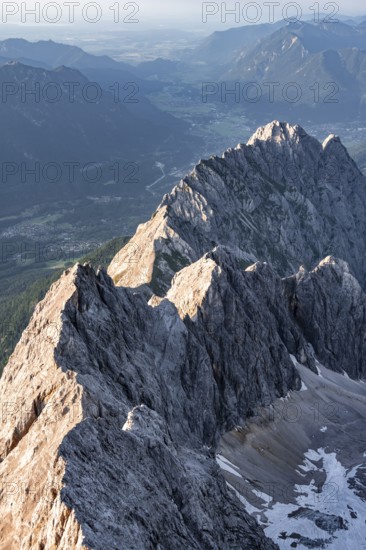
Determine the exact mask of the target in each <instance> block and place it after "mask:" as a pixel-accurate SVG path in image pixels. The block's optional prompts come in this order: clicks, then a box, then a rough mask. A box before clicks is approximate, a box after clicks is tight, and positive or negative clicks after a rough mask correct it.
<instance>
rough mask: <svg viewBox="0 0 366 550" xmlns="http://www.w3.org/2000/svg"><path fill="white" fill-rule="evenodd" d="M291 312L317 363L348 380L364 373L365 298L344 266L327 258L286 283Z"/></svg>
mask: <svg viewBox="0 0 366 550" xmlns="http://www.w3.org/2000/svg"><path fill="white" fill-rule="evenodd" d="M287 284H288V288H289V290H290V304H291V309H292V312H293V315H294V318H295V319H296V321H297V323H298V325H299V327H300V328H301V331H302V333H303V334H304V336H305V338H306V339H307V341H308V342H310V343H311V344H312V346H313V348H314V350H315V353H316V355H317V356H318V358H319V360H320V362H321V363H323V364H324V365H326V366H327V367H328V368H331V369H332V370H334V371H336V372H346V373H348V374H349V375H350V376H351V377H352V378H355V379H359V378H363V377H364V376H365V374H366V296H365V294H364V293H363V291H362V289H361V287H360V285H359V283H358V282H357V281H356V279H355V278H354V277H353V275H352V274H351V273H350V270H349V267H348V265H347V264H346V263H345V262H344V261H342V260H338V259H336V258H332V257H327V258H325V260H323V261H322V262H321V263H320V264H319V265H318V266H317V267H316V268H315V269H314V270H313V271H310V272H307V271H306V270H304V269H302V270H300V272H299V273H298V274H297V275H295V276H294V277H292V278H290V279H289V280H288V281H287Z"/></svg>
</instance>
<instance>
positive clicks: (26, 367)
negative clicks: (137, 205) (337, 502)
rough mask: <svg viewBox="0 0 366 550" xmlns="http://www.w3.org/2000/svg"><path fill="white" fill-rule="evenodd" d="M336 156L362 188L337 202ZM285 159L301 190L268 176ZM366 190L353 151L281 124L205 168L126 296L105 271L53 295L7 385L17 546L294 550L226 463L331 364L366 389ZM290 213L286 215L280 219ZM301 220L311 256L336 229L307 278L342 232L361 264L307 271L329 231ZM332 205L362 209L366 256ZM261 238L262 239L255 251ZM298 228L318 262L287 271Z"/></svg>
mask: <svg viewBox="0 0 366 550" xmlns="http://www.w3.org/2000/svg"><path fill="white" fill-rule="evenodd" d="M333 148H334V149H333ZM329 150H330V151H332V150H334V152H336V153H337V159H338V160H339V163H342V168H343V172H342V174H343V179H342V182H338V185H336V184H335V183H334V184H333V186H331V185H330V184H329V183H327V185H328V187H327V192H325V190H323V192H320V191H319V190H318V186H319V181H320V180H319V178H317V179H316V173H315V172H316V171H315V166H314V164H315V161H318V162H319V164H321V166H324V163H325V162H326V160H327V158H328V156H327V155H328V154H327V151H329ZM271 151H272V154H273V155H274V156H275V158H277V157H279V158H280V159H281V158H282V159H283V158H285V159H291V162H293V163H295V164H296V166H297V167H298V168H299V173H300V175H299V178H298V179H296V183H295V182H292V180H291V182H292V183H291V184H290V182H289V180H288V179H286V176H285V175H284V174H285V171H282V172H281V174H282V179H281V178H277V179H274V178H270V177H269V175H268V164H269V162H270V154H271ZM341 154H342V157H340V155H341ZM309 159H313V162H310V161H309ZM246 166H250V169H249V168H248V170H249V172H246V171H245V170H242V168H243V167H244V168H245V167H246ZM228 167H229V168H228ZM219 168H220V169H221V172H219ZM306 169H308V170H309V174H308V176H307V175H306ZM321 181H323V183H324V189H325V185H326V182H325V181H324V180H321ZM362 185H363V179H362V176H361V175H360V174H359V172H358V169H357V167H356V166H355V164H354V163H353V161H352V160H351V159H350V158H349V157H348V155H347V152H346V151H345V150H344V148H343V146H342V145H341V144H340V142H339V141H338V140H337V139H336V138H334V137H332V138H330V139H329V140H327V141H326V142H325V144H324V145H321V144H319V143H318V142H317V141H316V140H313V139H312V138H310V137H309V136H307V135H306V134H305V132H304V131H303V130H302V129H300V128H299V127H291V126H289V125H287V124H280V123H277V122H276V123H272V124H271V125H269V126H268V127H266V128H264V129H260V130H259V131H258V132H257V133H256V134H255V136H253V138H252V139H251V140H250V142H249V144H248V145H247V146H240V147H238V148H237V149H235V150H229V151H228V152H227V153H225V155H224V156H223V158H222V159H218V158H213V159H211V160H210V161H206V162H202V163H201V164H200V165H199V166H198V167H197V168H196V170H195V171H194V172H193V174H192V175H190V176H188V177H187V178H186V179H185V180H184V181H183V182H181V183H180V184H179V185H178V186H177V187H176V188H175V189H174V190H173V192H172V193H171V194H170V195H167V196H166V197H165V198H164V200H163V202H162V205H161V206H160V207H159V208H158V210H157V212H156V214H155V215H154V216H153V218H152V220H151V221H150V222H148V223H147V224H145V225H144V226H140V228H139V230H138V232H137V234H136V236H135V238H134V239H133V240H132V243H129V245H127V246H126V247H125V248H124V249H123V250H122V252H121V253H120V254H119V255H118V256H117V257H116V258H115V259H114V261H113V262H112V264H111V266H110V268H109V273H110V275H113V277H114V279H115V282H117V284H115V282H114V281H113V280H112V278H111V277H110V276H109V275H108V274H107V273H106V272H105V271H104V270H99V271H98V272H95V271H94V270H93V269H92V268H91V267H90V266H89V265H84V266H81V265H77V266H75V267H74V268H73V269H70V270H68V271H66V272H65V273H64V275H63V276H62V277H61V278H60V280H59V281H57V282H56V283H54V285H53V286H52V287H51V289H50V291H49V293H48V294H47V295H46V297H45V299H44V300H43V301H42V302H41V303H40V304H39V305H38V306H37V308H36V310H35V313H34V315H33V317H32V320H31V322H30V324H29V326H28V328H27V329H26V331H25V332H24V333H23V335H22V338H21V340H20V341H19V343H18V345H17V347H16V349H15V351H14V353H13V355H12V357H11V359H10V361H9V363H8V365H7V367H6V368H5V370H4V374H3V378H2V380H1V384H0V400H1V402H2V403H3V405H4V404H5V407H4V406H3V422H2V423H1V426H0V459H1V460H0V480H1V485H0V491H1V492H0V512H1V514H2V518H3V521H2V522H1V524H0V549H5V548H6V549H9V548H10V549H13V548H14V549H15V548H16V549H19V548H21V549H24V550H25V549H28V548H45V549H46V548H61V549H65V550H66V549H68V550H69V549H70V548H71V549H73V548H75V549H81V548H85V549H87V548H88V549H97V550H99V549H102V548H116V549H117V548H118V549H120V548H123V549H124V550H141V549H144V550H145V549H150V548H151V549H159V550H168V549H169V550H170V549H178V550H179V549H183V548H192V549H205V550H206V549H216V550H219V549H220V550H231V549H232V548H245V549H247V550H272V549H273V550H274V549H275V548H276V549H278V548H279V547H281V545H280V544H277V543H279V542H280V541H279V540H277V536H275V535H274V534H273V533H272V531H269V532H268V533H267V529H266V534H265V533H264V531H263V529H264V528H265V526H260V525H259V524H258V522H257V519H258V518H257V517H252V516H251V515H250V513H251V509H250V507H249V506H247V505H246V504H245V503H244V504H243V500H242V497H241V494H240V491H239V490H236V489H235V490H233V489H232V488H230V483H229V484H227V483H225V479H224V477H223V475H222V472H221V470H220V468H219V466H218V464H217V462H216V459H217V456H216V454H217V449H218V448H219V446H221V447H222V443H221V441H222V436H224V435H225V434H228V433H233V432H232V431H234V432H235V431H237V433H240V434H241V433H242V430H243V426H245V425H246V423H247V422H249V420H250V419H251V418H253V417H254V416H255V414H256V410H257V409H258V408H259V407H260V408H263V409H264V410H271V408H272V405H273V404H274V403H276V402H277V401H278V400H281V399H282V400H283V399H285V398H286V396H288V395H289V392H291V393H292V394H294V395H298V394H300V393H302V392H301V391H300V390H302V391H304V381H303V380H304V378H305V379H306V381H307V383H309V382H308V378H309V379H311V380H312V381H313V384H314V386H316V387H317V388H318V391H321V390H319V387H320V386H321V384H320V383H319V384H317V382H316V381H317V380H318V379H320V376H318V373H319V372H320V367H319V365H321V364H322V365H324V367H326V368H327V369H325V370H329V372H330V373H331V374H332V375H334V376H341V377H343V371H345V372H346V373H348V376H349V377H352V378H354V379H355V382H354V383H355V384H356V383H357V384H362V383H361V382H357V380H359V379H362V378H364V376H365V370H366V363H365V351H366V349H365V348H366V341H365V338H364V335H365V333H366V326H365V324H366V297H365V294H364V291H363V288H362V285H360V284H359V283H358V282H357V280H356V278H355V276H354V274H352V271H353V272H354V273H356V272H358V273H359V274H360V275H361V276H362V275H363V271H362V264H361V261H359V257H358V256H357V255H356V254H355V251H356V242H361V240H362V239H361V237H362V234H361V235H359V234H358V232H357V223H358V222H361V221H362V215H363V212H364V208H365V201H364V197H363V195H362ZM349 187H351V188H352V189H353V190H354V192H357V193H358V195H357V197H358V199H359V202H357V200H356V199H355V198H354V197H353V194H352V192H351V190H350V188H349ZM289 188H290V189H291V190H289ZM332 193H334V195H335V198H334V197H332ZM310 196H312V197H313V201H314V202H311V201H310V198H309V197H310ZM290 197H291V199H290ZM314 197H316V198H317V202H316V200H315V198H314ZM338 197H341V200H342V201H343V202H342V205H338V201H337V200H336V198H338ZM271 198H272V201H273V204H276V208H275V207H274V206H273V204H272V206H271V208H266V207H265V204H264V203H265V201H266V200H270V199H271ZM295 198H296V200H295ZM248 201H249V202H250V201H252V202H253V204H255V205H256V206H255V208H254V209H252V211H251V218H249V217H248V210H249V209H250V206H249V202H248ZM295 204H297V206H299V204H301V205H302V204H305V205H306V212H307V213H311V214H312V217H313V219H314V220H315V221H316V222H318V223H319V224H320V225H319V228H317V231H315V230H314V232H313V233H312V234H311V233H310V234H309V235H308V237H309V239H310V241H311V239H313V241H311V242H313V243H315V238H316V236H317V237H318V239H319V238H320V237H321V236H322V235H321V233H320V231H321V230H322V231H323V237H324V242H323V243H320V244H319V248H315V249H314V250H312V249H311V246H310V244H309V250H311V254H310V253H308V254H306V253H304V257H305V258H307V260H308V262H309V263H310V262H311V260H312V258H314V257H315V256H316V253H317V252H318V251H321V250H322V249H323V248H322V247H325V240H326V239H327V238H330V235H333V234H332V233H331V226H332V227H333V230H335V229H337V231H339V232H340V237H339V238H338V239H337V244H338V246H339V247H344V248H342V251H344V253H345V256H346V253H348V256H347V257H346V259H348V261H349V263H350V264H351V263H352V264H353V265H352V268H350V267H349V266H348V264H347V263H346V261H345V260H344V259H341V260H340V259H337V258H335V257H334V256H327V257H326V258H325V259H322V258H320V261H318V262H316V266H315V267H314V266H312V267H313V269H311V270H309V269H306V266H301V267H300V268H299V270H298V271H297V270H293V271H292V272H291V265H293V264H294V263H295V261H300V260H302V259H303V258H302V257H301V258H300V253H301V244H302V243H303V242H304V239H305V236H304V235H303V234H302V231H304V227H307V225H306V224H310V221H309V220H308V219H302V218H301V216H300V213H299V211H298V210H294V211H292V208H295V206H294V205H295ZM286 208H287V210H288V212H287V216H285V213H286ZM332 208H333V209H335V210H336V212H337V213H338V214H340V213H341V210H342V209H343V216H344V217H341V218H340V220H341V221H343V220H345V219H346V216H349V218H347V223H348V225H347V227H348V229H349V233H350V235H352V239H356V238H358V240H356V241H355V243H354V245H353V247H352V246H351V245H352V242H351V237H349V238H348V239H347V231H346V228H343V229H342V228H341V221H340V222H339V229H338V227H336V228H335V227H334V226H333V225H332V224H333V219H335V217H336V213H333V218H332V224H331V222H330V220H328V213H327V214H325V213H324V212H323V216H324V218H325V219H326V221H324V223H323V224H321V211H322V209H323V210H324V211H326V212H329V216H330V215H331V214H332V212H331V209H332ZM254 210H256V211H257V212H256V213H254ZM271 216H272V221H271ZM257 217H258V220H257ZM251 220H252V221H251ZM229 222H230V225H229ZM254 223H257V224H258V228H259V227H261V228H262V230H263V235H262V237H263V239H262V241H258V240H256V239H255V238H254V237H253V235H252V236H251V231H252V225H254ZM363 223H364V220H363ZM286 227H288V228H289V229H288V233H286V231H285V228H286ZM265 230H266V231H267V235H268V236H270V235H271V231H272V230H273V231H277V232H278V235H279V236H280V240H279V242H278V243H276V250H277V251H278V256H276V254H275V253H272V255H271V257H270V258H269V260H270V261H263V259H264V258H263V256H265V254H266V253H267V251H268V250H270V249H271V248H270V247H269V246H267V248H263V249H261V248H260V243H263V240H264V238H265V233H264V231H265ZM290 230H291V231H293V236H294V237H295V238H296V239H297V242H296V243H295V245H294V246H293V250H295V251H296V252H297V253H298V255H299V256H298V260H295V259H294V258H291V260H290V261H287V262H286V261H284V259H285V258H286V253H287V247H288V246H289V243H290V242H291V241H290V236H291V235H290ZM230 231H231V233H232V240H231V241H230V238H229V237H230ZM318 231H319V233H318ZM300 236H301V237H302V239H303V240H300ZM334 239H335V233H334ZM158 247H160V248H158ZM281 247H282V248H281ZM347 247H348V248H347ZM306 250H307V249H306ZM361 250H362V249H361ZM259 256H262V257H261V258H260V259H261V260H262V261H258V257H259ZM361 257H362V255H361V254H360V258H361ZM157 258H158V259H159V263H158V264H156V262H157ZM135 260H136V263H134V262H135ZM126 262H127V264H128V267H126V266H125V264H126ZM166 266H168V268H167V267H166ZM128 268H129V269H128ZM296 271H297V273H296ZM294 273H295V274H294ZM152 274H153V275H154V277H155V281H154V280H153V279H154V278H153V277H151V275H152ZM284 275H286V276H285V277H284ZM149 277H150V278H149ZM146 283H149V284H150V288H149V286H148V285H147V284H146ZM151 283H152V284H151ZM155 288H158V290H159V292H156V293H153V290H152V289H155ZM324 367H322V369H323V368H324ZM333 371H337V372H338V373H339V374H336V373H334V372H333ZM345 379H346V378H345ZM318 386H319V387H318ZM352 395H353V394H351V392H349V394H348V398H351V397H350V396H352ZM344 403H345V402H342V406H345V405H344ZM266 425H267V426H269V429H270V426H271V424H270V423H268V422H267V423H266ZM304 432H305V428H304ZM303 439H304V441H308V440H309V437H308V439H306V438H305V436H304V438H303ZM222 452H226V451H225V449H223V450H222ZM274 452H275V450H274ZM265 456H266V455H265ZM242 462H244V463H245V456H244V458H243V459H242ZM221 463H222V462H221ZM241 468H242V469H243V471H244V466H243V464H241ZM256 475H258V476H260V472H257V473H256ZM259 479H260V478H259ZM231 486H232V483H231ZM357 491H359V486H357ZM358 509H359V508H357V510H358ZM323 515H324V513H323ZM314 517H315V520H316V521H318V516H317V515H316V514H315V516H314ZM322 518H323V516H322ZM328 523H329V522H328ZM328 523H327V525H328ZM266 535H267V536H266ZM268 537H271V538H273V540H271V538H268ZM304 540H305V539H304ZM313 542H314V541H313ZM312 547H316V546H314V544H313V546H312ZM299 548H300V546H299Z"/></svg>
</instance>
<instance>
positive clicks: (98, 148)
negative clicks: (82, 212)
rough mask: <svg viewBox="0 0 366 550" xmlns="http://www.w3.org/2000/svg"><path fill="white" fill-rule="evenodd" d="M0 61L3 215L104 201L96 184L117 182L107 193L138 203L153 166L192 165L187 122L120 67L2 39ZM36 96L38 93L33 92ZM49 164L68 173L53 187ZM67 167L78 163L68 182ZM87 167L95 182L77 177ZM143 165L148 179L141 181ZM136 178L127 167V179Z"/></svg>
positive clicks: (57, 47) (50, 46)
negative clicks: (90, 198) (97, 170)
mask: <svg viewBox="0 0 366 550" xmlns="http://www.w3.org/2000/svg"><path fill="white" fill-rule="evenodd" d="M0 55H1V56H2V57H1V61H2V65H0V89H1V101H0V115H1V120H2V134H1V137H0V163H1V167H2V181H1V186H0V197H1V201H0V202H1V206H0V215H9V212H14V210H17V211H18V210H19V209H22V208H23V207H25V206H27V207H29V206H31V205H32V204H35V203H37V204H38V203H39V201H40V202H43V201H45V200H46V201H49V200H59V199H61V198H65V197H66V198H67V199H70V198H71V197H73V196H77V197H83V196H86V195H90V194H92V195H97V196H98V195H99V194H100V193H102V194H105V189H104V188H103V186H102V185H101V183H107V182H108V181H110V182H112V183H113V182H114V181H116V180H117V181H118V182H119V181H120V177H122V178H124V180H123V185H122V186H121V185H119V186H109V193H110V194H112V195H113V194H115V193H117V194H118V195H119V196H120V195H121V192H122V194H126V193H127V194H128V195H131V194H132V195H133V196H136V195H137V194H139V193H146V191H145V187H146V185H147V184H148V183H151V170H152V167H153V166H154V165H155V162H156V161H157V160H159V161H163V162H164V159H167V158H169V159H171V158H173V157H174V158H175V159H176V160H175V162H177V163H179V162H182V163H183V162H189V161H190V160H191V157H192V155H193V154H194V151H195V148H196V145H197V143H198V141H199V140H198V138H193V137H192V136H190V135H189V125H188V124H187V123H186V122H184V121H182V120H179V119H177V118H175V117H173V116H171V115H169V114H168V113H165V112H163V111H161V110H159V109H158V108H157V107H155V106H154V105H153V104H152V103H151V102H150V101H149V99H147V97H146V91H149V89H147V90H146V87H145V86H144V85H143V82H147V81H143V80H142V79H138V78H136V77H135V76H134V75H133V74H132V73H127V72H126V70H125V67H126V65H125V64H120V63H118V62H116V61H114V60H112V59H111V58H108V57H106V56H103V57H98V56H93V55H89V54H86V53H85V52H83V50H81V49H80V48H75V47H72V46H65V45H63V44H56V43H54V42H52V41H49V42H38V43H30V42H27V41H25V40H18V39H15V40H6V41H4V42H2V43H1V44H0ZM25 56H27V57H25ZM12 58H14V59H12ZM20 59H23V61H24V62H21V61H19V60H20ZM25 62H26V63H25ZM30 63H32V64H34V65H33V66H31V65H30ZM42 65H43V66H42ZM48 66H50V67H53V68H47V67H48ZM81 67H85V69H83V70H85V74H84V73H82V72H80V68H81ZM153 87H155V84H153ZM34 90H38V92H36V93H31V92H32V91H34ZM150 91H151V90H150ZM178 138H179V151H177V140H178ZM9 163H13V164H14V167H9ZM36 163H40V165H41V170H40V176H39V177H38V176H34V175H32V174H31V173H29V174H27V175H26V176H25V177H23V172H27V170H32V169H34V166H35V165H36ZM47 163H57V164H58V165H59V166H61V167H63V168H62V169H63V170H66V171H65V172H63V173H62V174H61V178H60V179H59V180H57V185H50V181H49V179H48V177H47V176H46V177H44V172H42V167H43V166H44V165H46V164H47ZM65 163H66V164H67V163H76V169H75V171H74V172H73V176H72V181H71V182H70V181H69V175H68V168H64V165H65ZM87 163H92V164H94V165H97V164H100V166H101V167H102V175H101V177H100V178H98V180H97V181H96V182H95V183H93V182H92V181H86V180H85V178H84V175H83V174H82V173H81V171H80V168H81V167H82V166H83V165H84V164H87ZM128 164H133V165H135V166H137V168H136V170H139V178H137V179H136V178H134V177H131V178H129V177H127V178H126V177H125V176H126V174H123V171H124V167H125V166H126V165H128ZM146 164H148V165H149V166H150V176H149V178H147V177H145V175H144V165H146ZM115 165H117V169H115V168H113V167H114V166H115ZM116 170H117V171H118V174H117V176H116ZM133 172H134V167H133V166H132V168H131V170H129V169H127V176H128V174H129V173H133ZM50 173H51V172H49V174H50ZM25 180H26V181H25ZM72 184H75V185H76V184H77V185H76V186H75V185H74V186H73V185H72Z"/></svg>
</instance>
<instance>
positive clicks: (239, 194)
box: [109, 121, 366, 295]
mask: <svg viewBox="0 0 366 550" xmlns="http://www.w3.org/2000/svg"><path fill="white" fill-rule="evenodd" d="M365 181H366V180H365V178H364V176H363V175H362V174H361V172H360V171H359V169H358V168H357V166H356V164H355V163H354V161H353V160H352V159H351V158H350V157H349V155H348V153H347V151H346V149H345V148H344V147H343V145H342V144H341V142H340V140H339V138H337V137H336V136H334V135H331V136H329V137H328V138H327V139H326V140H325V141H324V143H323V144H321V143H319V142H318V141H317V140H316V139H314V138H312V137H310V136H308V135H307V134H306V132H305V131H304V130H303V129H302V128H301V127H300V126H291V125H289V124H287V123H280V122H278V121H275V122H273V123H271V124H268V125H267V126H265V127H263V128H260V129H259V130H257V132H256V133H255V134H254V135H253V136H252V138H251V139H250V140H249V142H248V144H247V145H238V146H237V147H236V148H235V149H229V150H227V151H226V152H225V153H224V154H223V156H222V157H221V158H219V157H212V158H210V159H209V160H204V161H201V162H200V163H199V164H198V165H197V166H196V168H195V169H194V170H193V172H192V173H191V174H190V175H189V176H187V177H186V178H184V179H183V180H182V181H181V182H180V183H179V184H178V185H177V186H176V187H175V188H174V189H173V191H172V192H171V193H170V194H168V195H166V196H165V197H164V199H163V201H162V203H161V205H160V206H159V208H158V209H157V211H156V212H155V214H154V215H153V216H152V218H151V220H150V221H149V222H147V223H146V224H144V225H141V226H139V228H138V230H137V232H136V234H135V236H134V237H133V239H132V240H131V241H130V243H129V246H128V247H127V248H126V249H125V250H122V251H121V252H120V253H119V254H117V256H116V258H115V259H114V260H113V262H112V264H111V266H110V269H109V273H110V275H111V276H112V278H113V280H114V281H115V282H116V284H119V285H125V286H138V285H139V284H143V283H148V284H150V286H151V287H152V288H153V290H154V292H155V293H158V294H160V295H163V294H164V293H165V292H166V291H167V290H168V288H169V286H170V281H171V278H172V276H173V275H174V273H176V272H177V271H179V270H180V269H181V268H182V267H184V266H186V265H187V264H190V263H191V262H192V261H196V260H198V259H199V258H200V257H201V256H202V255H203V254H205V253H206V252H209V251H210V250H211V249H212V248H213V247H214V246H217V245H226V246H230V247H231V248H234V247H236V248H238V249H239V250H241V251H242V252H243V254H244V257H245V258H246V259H247V260H248V262H249V263H253V262H255V261H257V260H260V261H267V262H268V263H270V264H271V265H272V266H273V267H274V268H275V270H276V271H277V272H278V273H279V274H280V275H282V276H287V275H292V274H293V273H294V272H296V271H297V270H298V268H299V267H300V265H305V266H306V267H307V268H308V269H310V268H312V267H313V266H314V265H316V264H317V263H318V262H319V261H321V260H322V259H323V258H325V257H326V256H328V255H333V256H336V257H338V258H342V259H343V260H345V261H347V262H348V263H349V265H350V268H351V270H352V272H353V273H354V274H355V275H356V277H357V279H358V280H359V281H360V284H361V286H362V287H363V288H365V284H366V273H365V268H364V262H363V258H364V255H365V251H366V250H365V239H364V235H365V234H366V233H365V232H366V222H365V220H366V213H365V205H366V192H365V189H366V184H365Z"/></svg>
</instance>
